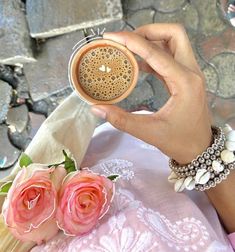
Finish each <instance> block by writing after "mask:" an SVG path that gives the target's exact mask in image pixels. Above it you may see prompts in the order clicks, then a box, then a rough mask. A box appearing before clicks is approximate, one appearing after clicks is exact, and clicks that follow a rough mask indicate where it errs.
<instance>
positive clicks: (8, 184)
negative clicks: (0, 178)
mask: <svg viewBox="0 0 235 252" xmlns="http://www.w3.org/2000/svg"><path fill="white" fill-rule="evenodd" d="M12 183H13V182H12V181H9V182H6V183H5V184H3V185H2V186H1V187H0V194H2V193H3V194H6V193H8V191H9V189H10V188H11V186H12Z"/></svg>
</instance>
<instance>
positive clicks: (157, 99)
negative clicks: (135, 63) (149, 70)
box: [146, 75, 169, 110]
mask: <svg viewBox="0 0 235 252" xmlns="http://www.w3.org/2000/svg"><path fill="white" fill-rule="evenodd" d="M146 80H147V82H148V83H150V85H151V87H152V89H153V94H154V96H153V97H152V99H151V100H150V101H149V106H150V107H151V108H152V110H159V109H160V108H161V107H162V106H163V105H164V104H165V103H166V102H167V100H168V98H169V94H168V91H167V90H166V88H165V86H164V84H163V83H162V82H161V81H160V80H158V79H157V78H156V77H154V76H153V75H149V76H148V77H147V79H146Z"/></svg>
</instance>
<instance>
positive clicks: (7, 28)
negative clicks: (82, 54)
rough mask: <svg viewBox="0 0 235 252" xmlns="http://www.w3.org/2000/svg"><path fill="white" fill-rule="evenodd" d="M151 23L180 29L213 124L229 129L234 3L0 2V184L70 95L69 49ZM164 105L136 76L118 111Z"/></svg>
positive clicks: (233, 117) (234, 113) (153, 85)
mask: <svg viewBox="0 0 235 252" xmlns="http://www.w3.org/2000/svg"><path fill="white" fill-rule="evenodd" d="M156 22H158V23H159V22H178V23H181V24H183V25H184V26H185V28H186V30H187V32H188V35H189V38H190V40H191V43H192V46H193V49H194V52H195V55H196V58H197V60H198V63H199V64H200V66H201V69H202V70H203V72H204V74H205V78H206V85H207V94H208V104H209V107H210V110H211V113H212V115H213V120H214V123H215V124H217V125H223V124H224V123H229V124H231V125H232V126H233V127H235V27H234V26H235V1H232V0H217V1H216V0H122V1H121V0H67V1H64V0H22V1H21V0H0V178H2V177H4V176H6V175H7V174H9V173H10V171H11V167H12V166H13V165H14V164H15V162H16V161H17V159H18V157H19V155H20V153H21V152H22V151H24V150H25V148H26V147H27V146H28V144H29V143H30V141H31V139H32V138H33V136H34V135H35V133H36V132H37V130H38V128H39V127H40V125H41V124H42V123H43V121H44V120H45V119H46V117H48V116H49V115H50V113H51V112H52V111H53V110H54V109H55V108H56V107H57V106H58V105H59V104H60V103H61V102H62V101H63V100H64V99H65V98H66V97H67V96H68V95H69V94H70V93H71V92H72V90H71V88H70V87H69V81H68V77H67V68H68V60H69V57H70V55H71V53H72V47H73V45H74V44H76V43H77V42H78V41H79V40H81V39H83V38H85V37H86V36H88V35H89V34H91V32H92V31H91V30H90V28H93V30H94V31H96V32H99V31H101V30H102V29H103V28H104V27H105V28H106V31H118V30H129V31H131V30H133V29H135V28H136V27H138V26H141V25H144V24H149V23H156ZM167 99H168V94H167V92H166V90H165V89H164V87H163V85H162V83H161V82H160V81H159V80H157V79H155V78H154V77H153V76H151V75H148V74H145V73H141V74H140V76H139V81H138V84H137V86H136V88H135V90H134V91H133V92H132V94H131V95H130V96H129V97H128V98H127V99H125V100H124V101H122V102H121V103H120V104H118V105H119V106H121V107H123V108H125V109H126V110H128V111H134V110H140V109H147V110H150V111H156V110H158V109H159V108H160V107H161V106H163V105H164V103H165V102H166V101H167ZM65 130H66V125H65Z"/></svg>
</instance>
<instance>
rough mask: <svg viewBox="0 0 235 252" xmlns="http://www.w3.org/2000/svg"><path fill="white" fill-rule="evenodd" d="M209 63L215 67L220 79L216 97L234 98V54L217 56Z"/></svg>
mask: <svg viewBox="0 0 235 252" xmlns="http://www.w3.org/2000/svg"><path fill="white" fill-rule="evenodd" d="M211 63H212V64H214V65H215V67H216V69H217V71H218V74H219V78H220V83H219V89H218V95H219V96H221V97H224V98H228V97H232V96H235V84H234V83H235V74H234V72H235V54H231V53H223V54H219V55H217V56H215V57H214V58H213V59H212V60H211Z"/></svg>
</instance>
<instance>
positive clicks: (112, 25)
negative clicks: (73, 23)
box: [84, 20, 127, 36]
mask: <svg viewBox="0 0 235 252" xmlns="http://www.w3.org/2000/svg"><path fill="white" fill-rule="evenodd" d="M126 26H127V24H126V23H125V22H124V21H123V20H115V21H112V22H109V23H106V24H102V25H96V26H93V27H92V28H87V29H84V32H85V36H89V35H91V34H93V32H95V33H96V34H98V33H100V32H101V31H103V30H105V31H106V32H113V31H120V30H123V29H124V28H125V27H126Z"/></svg>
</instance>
